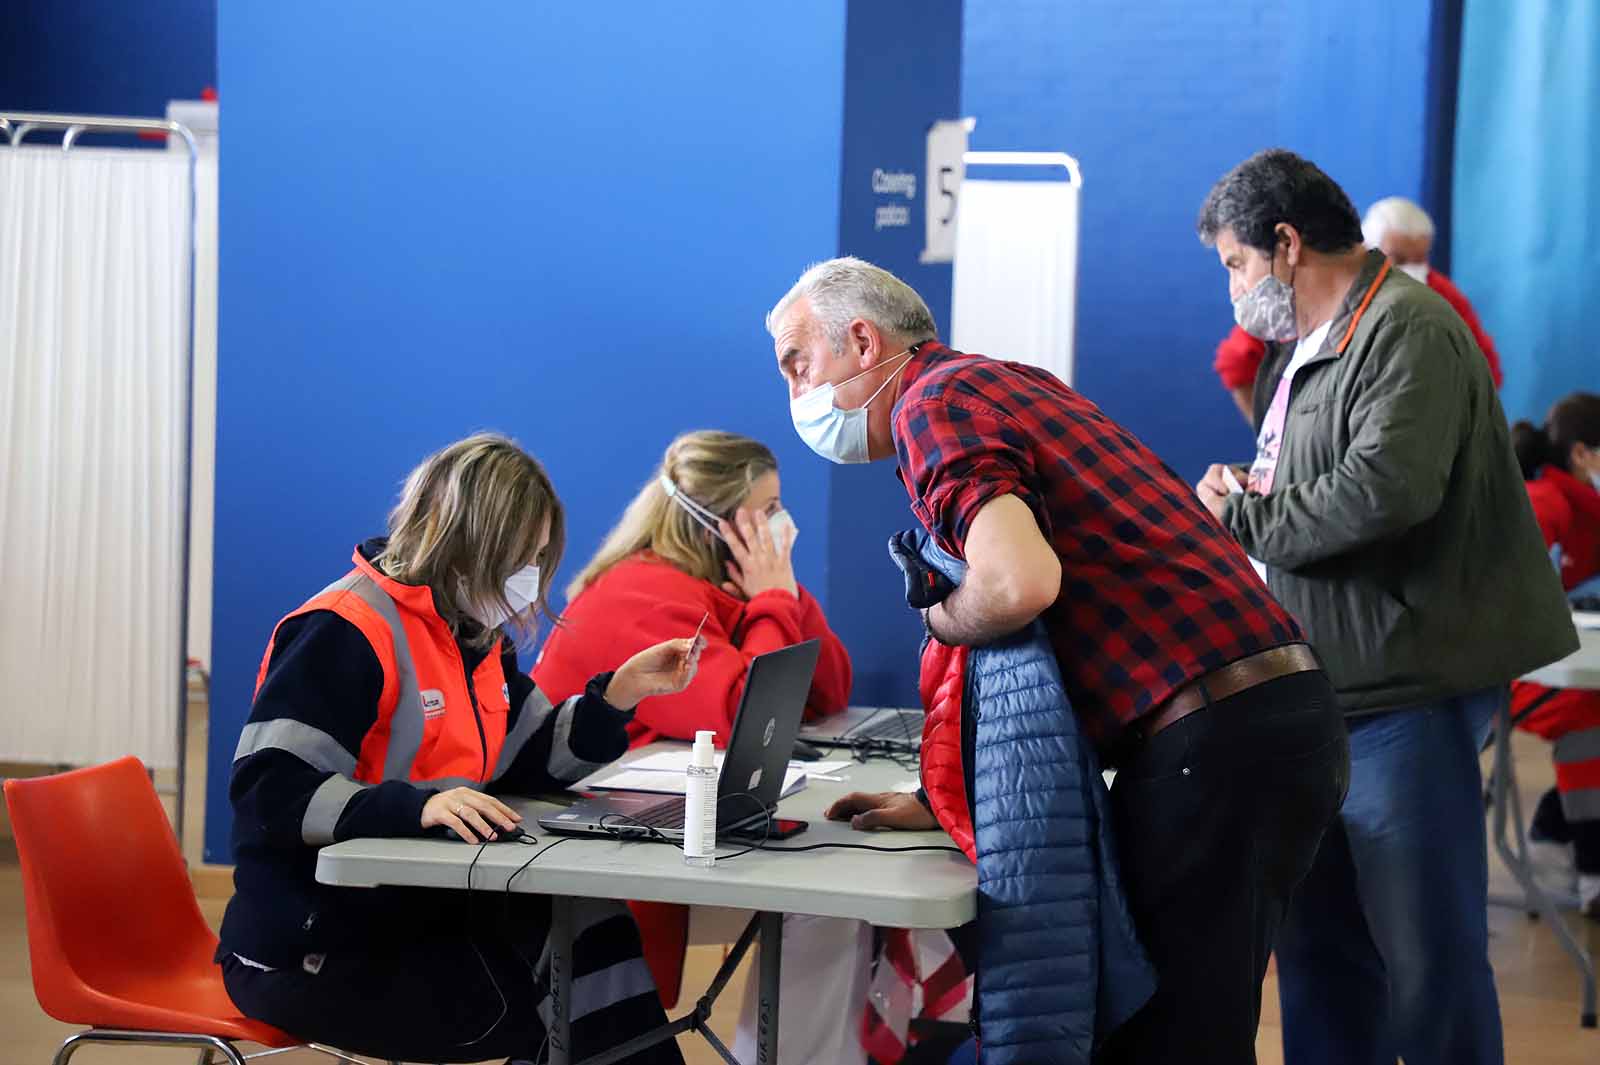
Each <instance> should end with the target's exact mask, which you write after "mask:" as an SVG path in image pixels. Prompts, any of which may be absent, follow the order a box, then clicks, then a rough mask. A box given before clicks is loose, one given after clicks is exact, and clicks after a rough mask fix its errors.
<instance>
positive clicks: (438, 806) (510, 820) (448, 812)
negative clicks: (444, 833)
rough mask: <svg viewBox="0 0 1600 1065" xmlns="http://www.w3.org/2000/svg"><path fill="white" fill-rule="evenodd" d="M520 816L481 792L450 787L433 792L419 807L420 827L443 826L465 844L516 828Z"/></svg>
mask: <svg viewBox="0 0 1600 1065" xmlns="http://www.w3.org/2000/svg"><path fill="white" fill-rule="evenodd" d="M521 820H522V815H521V814H519V813H517V811H515V810H513V809H512V808H511V807H509V806H507V805H506V804H505V803H503V802H501V801H500V800H499V799H497V798H495V797H494V796H493V795H485V794H484V793H483V792H481V791H473V790H472V789H471V788H451V789H450V790H449V791H441V792H439V793H437V794H436V795H434V796H433V797H432V798H431V799H429V800H428V801H427V802H426V803H424V804H423V806H422V827H423V828H434V827H435V826H438V825H443V826H445V827H446V828H448V829H450V830H451V831H452V832H454V833H455V834H456V835H458V836H460V837H461V838H462V839H464V840H466V841H467V842H468V843H483V842H486V841H488V840H490V839H493V838H494V837H495V836H496V835H497V834H498V830H500V829H504V830H507V831H509V830H510V829H513V828H516V827H517V822H518V821H521Z"/></svg>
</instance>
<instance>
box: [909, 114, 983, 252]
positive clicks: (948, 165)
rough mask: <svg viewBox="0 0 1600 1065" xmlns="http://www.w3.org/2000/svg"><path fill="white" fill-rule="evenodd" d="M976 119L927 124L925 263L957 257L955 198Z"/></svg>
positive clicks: (924, 199) (924, 202) (959, 193)
mask: <svg viewBox="0 0 1600 1065" xmlns="http://www.w3.org/2000/svg"><path fill="white" fill-rule="evenodd" d="M975 125H977V120H976V119H972V118H950V119H943V120H941V121H938V122H935V123H934V124H933V125H931V126H929V127H928V180H927V183H926V184H925V185H924V186H923V188H925V189H927V190H928V192H927V195H925V196H924V197H923V198H922V202H923V209H924V211H925V212H926V215H927V217H926V219H925V226H926V232H927V238H926V241H925V247H924V248H923V249H922V261H923V262H925V263H948V262H953V261H954V260H955V257H956V201H957V200H958V199H959V197H960V195H961V179H962V178H963V177H965V176H966V172H967V167H966V164H965V163H963V162H962V161H961V157H962V156H963V155H964V154H965V153H966V150H967V135H968V134H969V133H971V132H972V127H973V126H975Z"/></svg>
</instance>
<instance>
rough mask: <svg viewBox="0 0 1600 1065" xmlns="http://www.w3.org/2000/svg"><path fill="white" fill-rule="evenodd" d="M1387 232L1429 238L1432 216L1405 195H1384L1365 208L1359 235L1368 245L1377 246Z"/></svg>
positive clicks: (1431, 233) (1431, 234)
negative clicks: (1365, 213)
mask: <svg viewBox="0 0 1600 1065" xmlns="http://www.w3.org/2000/svg"><path fill="white" fill-rule="evenodd" d="M1390 233H1398V234H1399V235H1400V236H1402V237H1426V238H1427V239H1428V240H1432V239H1433V219H1431V218H1429V217H1428V212H1427V211H1424V210H1423V209H1422V208H1421V207H1420V206H1419V205H1418V204H1416V203H1414V202H1413V201H1411V200H1408V199H1406V198H1405V197H1404V196H1386V197H1384V198H1383V199H1381V200H1379V201H1378V202H1377V203H1375V204H1373V205H1372V206H1371V207H1368V208H1367V215H1366V217H1365V218H1363V219H1362V220H1361V235H1362V237H1363V238H1364V239H1365V240H1366V242H1367V244H1368V246H1369V247H1373V248H1376V247H1377V246H1378V245H1379V244H1382V243H1383V238H1384V237H1386V236H1388V235H1389V234H1390Z"/></svg>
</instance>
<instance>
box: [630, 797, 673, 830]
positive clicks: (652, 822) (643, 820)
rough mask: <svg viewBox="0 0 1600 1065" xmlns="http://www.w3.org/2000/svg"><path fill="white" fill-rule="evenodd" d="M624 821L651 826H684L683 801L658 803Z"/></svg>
mask: <svg viewBox="0 0 1600 1065" xmlns="http://www.w3.org/2000/svg"><path fill="white" fill-rule="evenodd" d="M623 823H624V824H630V823H632V824H641V825H647V826H649V827H650V828H682V827H683V803H682V801H680V800H672V801H670V802H660V803H656V805H654V806H651V807H648V808H646V809H644V810H641V811H639V813H638V814H636V815H634V816H633V817H632V818H630V819H629V820H628V821H625V822H623Z"/></svg>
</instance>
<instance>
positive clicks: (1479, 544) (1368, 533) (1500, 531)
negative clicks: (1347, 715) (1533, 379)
mask: <svg viewBox="0 0 1600 1065" xmlns="http://www.w3.org/2000/svg"><path fill="white" fill-rule="evenodd" d="M1383 261H1384V260H1383V256H1382V255H1381V254H1379V253H1377V252H1372V253H1370V254H1369V255H1368V257H1367V262H1366V265H1365V266H1364V267H1363V269H1362V272H1361V276H1360V277H1359V278H1358V279H1357V280H1356V283H1355V285H1354V286H1353V287H1352V288H1351V290H1350V293H1349V295H1347V296H1346V297H1345V301H1344V304H1343V305H1342V306H1341V307H1340V309H1339V312H1338V313H1337V314H1336V315H1335V316H1334V319H1333V324H1332V327H1331V328H1330V329H1329V330H1328V335H1327V340H1326V341H1325V342H1324V344H1323V347H1322V349H1321V351H1319V352H1318V353H1317V354H1316V355H1315V356H1314V357H1313V358H1312V359H1311V360H1310V361H1309V362H1307V363H1306V364H1305V365H1303V366H1302V367H1301V368H1300V369H1299V371H1298V372H1297V373H1296V374H1295V377H1294V380H1293V382H1292V383H1291V392H1290V397H1289V411H1288V416H1287V419H1286V422H1285V427H1284V439H1283V445H1282V448H1281V450H1280V452H1279V455H1278V463H1277V467H1276V469H1275V470H1274V473H1273V483H1272V491H1271V493H1270V494H1268V495H1257V494H1255V493H1247V494H1244V495H1234V496H1231V497H1230V498H1229V499H1228V501H1227V504H1226V508H1225V510H1224V511H1223V516H1222V520H1223V524H1224V525H1226V526H1227V527H1228V528H1230V529H1231V530H1233V533H1234V535H1235V536H1237V537H1238V539H1239V542H1240V544H1242V545H1243V547H1244V549H1245V550H1246V551H1247V552H1249V553H1250V554H1251V555H1253V556H1254V557H1255V558H1258V559H1260V560H1261V561H1262V562H1264V563H1266V564H1267V567H1268V578H1267V583H1268V586H1269V587H1270V588H1271V589H1272V593H1273V595H1275V596H1276V597H1277V598H1278V601H1279V602H1281V603H1282V604H1283V605H1284V606H1285V607H1287V608H1288V610H1289V611H1290V612H1291V613H1292V614H1293V615H1294V616H1295V617H1296V618H1297V619H1298V620H1299V621H1300V623H1301V625H1302V626H1303V627H1304V628H1305V630H1306V633H1307V635H1308V636H1309V638H1310V639H1311V642H1312V644H1313V645H1314V646H1315V647H1316V649H1317V652H1318V654H1319V655H1320V656H1321V658H1322V660H1323V663H1324V665H1325V666H1326V668H1327V670H1328V674H1329V676H1330V677H1331V678H1332V680H1333V683H1334V685H1335V687H1336V688H1337V689H1338V691H1339V700H1340V703H1341V705H1342V706H1343V707H1344V709H1345V710H1346V711H1347V712H1361V711H1372V710H1379V709H1385V708H1390V707H1399V706H1405V705H1408V704H1413V703H1419V702H1425V701H1429V700H1434V699H1439V698H1445V697H1448V696H1452V695H1458V694H1462V693H1465V692H1470V691H1476V690H1478V689H1481V688H1487V687H1491V686H1494V685H1500V684H1505V683H1507V682H1508V681H1511V680H1514V679H1515V678H1517V677H1518V676H1520V675H1522V674H1523V673H1526V672H1528V671H1529V670H1532V669H1536V668H1538V667H1539V666H1542V665H1545V664H1547V663H1549V662H1553V661H1555V660H1556V659H1558V658H1561V657H1563V656H1565V655H1567V654H1569V653H1571V652H1572V651H1574V650H1576V649H1577V647H1578V638H1577V633H1576V631H1575V630H1574V629H1573V625H1572V617H1571V614H1570V613H1569V611H1568V608H1567V603H1566V599H1565V597H1564V596H1563V595H1562V591H1561V584H1560V582H1559V580H1558V579H1557V576H1556V571H1555V568H1554V567H1553V566H1552V565H1551V563H1550V558H1549V556H1548V554H1547V553H1546V551H1545V546H1544V539H1543V537H1542V536H1541V535H1540V533H1539V527H1538V526H1537V525H1536V524H1535V523H1534V518H1533V510H1532V508H1531V506H1530V505H1529V503H1528V493H1527V490H1526V489H1525V488H1524V486H1523V482H1522V475H1521V473H1520V472H1519V470H1518V468H1517V462H1516V458H1515V456H1514V455H1513V453H1512V449H1511V439H1510V431H1509V429H1508V428H1507V426H1506V419H1505V414H1504V412H1503V411H1502V410H1501V408H1500V400H1499V397H1498V396H1497V395H1496V394H1495V389H1494V382H1493V381H1492V380H1491V379H1490V377H1489V370H1488V365H1487V363H1486V362H1485V361H1484V358H1483V355H1482V353H1480V352H1479V351H1478V347H1477V344H1476V342H1475V341H1474V340H1473V339H1472V333H1471V332H1470V331H1469V330H1468V328H1467V326H1466V323H1464V322H1463V321H1462V320H1461V318H1460V317H1459V316H1458V315H1457V314H1456V312H1455V311H1454V310H1453V309H1452V308H1451V306H1450V305H1449V304H1448V303H1446V302H1445V301H1444V300H1443V299H1441V298H1440V297H1439V296H1438V295H1437V294H1436V293H1434V292H1433V291H1432V290H1430V289H1429V288H1428V287H1427V286H1426V285H1423V284H1420V283H1419V282H1417V281H1414V280H1412V279H1411V278H1410V277H1408V276H1406V275H1405V274H1404V273H1402V272H1400V271H1399V270H1391V271H1390V272H1389V275H1388V276H1387V277H1386V278H1385V279H1384V281H1383V283H1382V285H1381V286H1379V288H1378V289H1377V291H1376V292H1375V293H1374V294H1373V297H1372V300H1371V303H1370V305H1369V306H1368V307H1367V308H1366V311H1365V312H1364V313H1362V314H1361V316H1360V318H1359V320H1358V321H1357V323H1356V326H1355V330H1354V333H1353V334H1352V335H1351V336H1350V340H1349V343H1348V345H1347V346H1346V347H1345V349H1344V351H1343V353H1342V354H1341V353H1340V352H1339V350H1338V348H1339V344H1340V341H1341V340H1342V339H1343V338H1344V336H1345V334H1346V332H1347V331H1349V328H1350V322H1351V320H1352V318H1354V317H1355V316H1356V313H1357V309H1358V307H1359V306H1360V304H1361V302H1362V300H1363V298H1364V297H1365V296H1366V294H1367V291H1368V289H1369V288H1370V287H1371V285H1372V282H1373V281H1374V280H1375V279H1376V278H1377V276H1378V271H1379V269H1380V268H1381V267H1382V266H1383ZM1293 353H1294V345H1293V344H1292V343H1286V344H1276V345H1269V346H1268V350H1267V355H1266V358H1265V360H1264V361H1263V362H1262V365H1261V369H1260V372H1259V373H1258V374H1257V376H1256V383H1255V411H1256V422H1257V424H1258V425H1259V424H1260V422H1261V420H1262V418H1263V417H1264V416H1265V413H1266V409H1267V406H1268V405H1269V404H1270V403H1271V401H1272V396H1273V393H1274V392H1275V391H1276V390H1277V387H1278V381H1279V380H1280V379H1281V377H1282V376H1283V370H1284V367H1286V366H1287V365H1288V363H1289V360H1290V358H1291V357H1292V356H1293Z"/></svg>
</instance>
